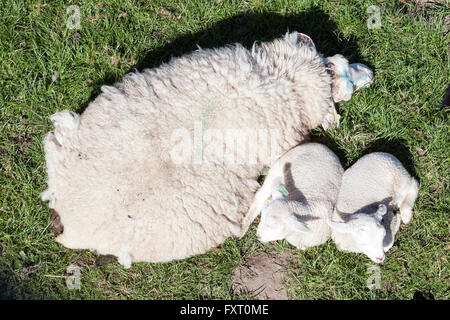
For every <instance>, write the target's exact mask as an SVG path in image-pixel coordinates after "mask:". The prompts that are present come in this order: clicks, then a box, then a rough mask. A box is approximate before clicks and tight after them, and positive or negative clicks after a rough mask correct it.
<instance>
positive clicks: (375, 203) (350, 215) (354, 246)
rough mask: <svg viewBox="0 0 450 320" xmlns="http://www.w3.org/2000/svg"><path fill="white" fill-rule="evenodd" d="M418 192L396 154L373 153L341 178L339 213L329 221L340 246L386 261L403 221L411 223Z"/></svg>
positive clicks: (341, 248) (337, 207)
mask: <svg viewBox="0 0 450 320" xmlns="http://www.w3.org/2000/svg"><path fill="white" fill-rule="evenodd" d="M418 190H419V184H418V182H417V181H416V179H414V178H413V177H412V176H411V175H410V174H409V173H408V172H407V171H406V169H405V168H404V167H403V165H402V164H401V163H400V161H399V160H398V159H397V158H396V157H394V156H393V155H391V154H388V153H383V152H374V153H370V154H368V155H365V156H363V157H362V158H360V159H359V160H358V161H357V162H356V163H355V164H354V165H352V166H351V167H350V168H349V169H347V170H346V171H345V173H344V175H343V177H342V184H341V189H340V192H339V197H338V200H337V204H336V210H335V211H334V213H333V218H332V220H330V221H329V225H330V227H331V229H332V235H331V237H332V239H333V240H334V242H335V243H336V245H337V247H338V248H339V249H340V250H344V251H350V252H360V253H364V254H366V255H367V256H368V257H369V258H370V259H371V260H372V261H373V262H375V263H381V262H383V261H384V259H385V253H386V252H387V251H388V250H389V249H390V248H391V247H392V245H393V243H394V238H395V235H396V233H397V231H398V229H399V227H400V219H401V221H402V222H403V223H405V224H407V223H409V222H410V221H411V218H412V208H413V205H414V202H415V200H416V197H417V193H418ZM397 210H398V214H396V211H397Z"/></svg>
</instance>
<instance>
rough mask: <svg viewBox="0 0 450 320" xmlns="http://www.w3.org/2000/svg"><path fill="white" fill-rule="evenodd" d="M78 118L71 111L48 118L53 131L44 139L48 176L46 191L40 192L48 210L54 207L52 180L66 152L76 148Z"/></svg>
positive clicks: (62, 162)
mask: <svg viewBox="0 0 450 320" xmlns="http://www.w3.org/2000/svg"><path fill="white" fill-rule="evenodd" d="M79 119H80V116H79V115H78V114H76V113H74V112H72V111H68V110H64V111H61V112H57V113H55V114H53V115H52V116H51V117H50V120H51V121H52V122H53V126H54V127H55V129H54V130H53V131H51V132H49V133H48V134H47V135H46V136H45V138H44V150H45V162H46V166H47V175H48V189H47V190H45V191H44V192H42V194H41V199H42V201H49V202H50V203H49V206H50V208H53V207H54V202H55V189H54V180H55V179H57V178H58V177H57V173H58V172H59V171H60V170H61V167H63V166H64V163H65V161H64V160H65V157H66V154H67V152H68V150H73V149H75V148H76V132H77V130H78V125H79Z"/></svg>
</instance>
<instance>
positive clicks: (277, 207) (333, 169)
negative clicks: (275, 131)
mask: <svg viewBox="0 0 450 320" xmlns="http://www.w3.org/2000/svg"><path fill="white" fill-rule="evenodd" d="M343 173H344V169H343V168H342V165H341V163H340V161H339V158H338V157H337V156H336V155H335V154H334V153H333V152H332V151H331V150H330V149H329V148H327V147H326V146H324V145H322V144H318V143H305V144H302V145H300V146H298V147H295V148H294V149H292V150H290V151H288V152H287V153H286V154H285V155H283V156H282V157H281V158H280V159H279V160H278V161H277V162H276V163H275V164H274V165H273V166H272V168H271V169H270V170H269V173H268V175H267V177H266V179H265V181H264V184H263V186H262V187H261V189H260V190H258V192H257V193H256V196H255V201H254V203H253V204H252V207H251V210H253V211H251V212H250V214H255V213H256V214H257V213H259V211H261V206H262V204H263V203H264V201H265V200H266V199H267V198H268V197H269V196H270V194H271V192H272V202H270V203H269V204H268V205H267V206H265V207H264V208H262V213H261V220H260V223H259V225H258V230H257V237H258V239H259V240H260V241H263V242H267V241H273V240H281V239H286V240H287V241H288V242H289V243H290V244H292V245H294V246H296V247H297V248H300V249H306V248H309V247H312V246H317V245H320V244H323V243H325V242H326V241H327V240H328V238H329V237H330V234H331V230H330V227H329V226H328V224H327V220H328V219H329V218H331V216H332V214H333V210H334V206H335V204H336V201H337V197H338V193H339V188H340V185H341V179H342V174H343ZM280 183H281V184H282V185H284V187H285V188H286V190H287V192H288V194H287V195H286V196H285V197H280V196H277V195H276V189H275V193H274V192H273V191H272V190H273V189H274V187H275V188H276V187H277V186H278V185H279V184H280ZM299 220H300V221H299ZM305 224H306V229H305V226H304V225H305Z"/></svg>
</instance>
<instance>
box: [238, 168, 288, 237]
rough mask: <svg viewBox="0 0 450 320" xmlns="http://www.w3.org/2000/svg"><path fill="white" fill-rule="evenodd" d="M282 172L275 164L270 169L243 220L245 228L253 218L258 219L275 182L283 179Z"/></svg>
mask: <svg viewBox="0 0 450 320" xmlns="http://www.w3.org/2000/svg"><path fill="white" fill-rule="evenodd" d="M281 174H282V172H281V170H280V168H279V166H274V167H273V168H272V169H270V170H269V173H268V174H267V177H266V179H265V180H264V183H263V185H262V186H261V188H259V190H258V191H257V192H256V194H255V198H254V199H253V202H252V205H251V206H250V209H249V210H248V212H247V215H246V216H245V218H244V220H243V223H242V225H243V226H244V227H245V228H244V229H245V230H246V229H247V227H248V226H249V225H250V224H251V223H252V222H253V220H255V219H256V217H257V216H258V214H259V213H260V212H261V210H262V209H263V207H264V203H265V202H266V200H267V199H269V197H270V196H271V195H272V194H273V185H274V183H276V182H277V181H282V179H281ZM242 236H243V235H242ZM242 236H241V237H242Z"/></svg>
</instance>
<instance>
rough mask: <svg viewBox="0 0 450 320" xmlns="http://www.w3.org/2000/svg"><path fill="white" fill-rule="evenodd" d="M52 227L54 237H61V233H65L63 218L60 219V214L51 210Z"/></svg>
mask: <svg viewBox="0 0 450 320" xmlns="http://www.w3.org/2000/svg"><path fill="white" fill-rule="evenodd" d="M49 214H50V225H51V227H52V229H53V237H55V238H56V237H57V236H59V235H60V234H61V233H63V232H64V226H63V224H62V223H61V218H60V217H59V214H58V212H57V211H56V210H55V209H53V208H52V209H50V211H49Z"/></svg>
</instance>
